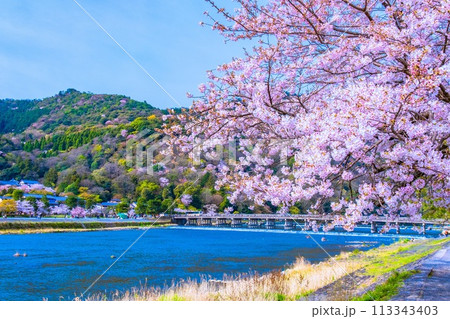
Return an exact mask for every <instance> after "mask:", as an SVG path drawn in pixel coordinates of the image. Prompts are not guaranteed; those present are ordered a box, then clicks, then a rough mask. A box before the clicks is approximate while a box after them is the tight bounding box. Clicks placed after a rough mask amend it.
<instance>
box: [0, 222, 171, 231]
mask: <svg viewBox="0 0 450 319" xmlns="http://www.w3.org/2000/svg"><path fill="white" fill-rule="evenodd" d="M172 225H173V224H171V222H170V220H155V221H114V222H111V221H108V222H106V221H101V220H100V221H83V220H77V221H36V220H32V221H2V222H0V235H6V234H35V233H62V232H86V231H100V230H123V229H137V228H148V227H167V226H172Z"/></svg>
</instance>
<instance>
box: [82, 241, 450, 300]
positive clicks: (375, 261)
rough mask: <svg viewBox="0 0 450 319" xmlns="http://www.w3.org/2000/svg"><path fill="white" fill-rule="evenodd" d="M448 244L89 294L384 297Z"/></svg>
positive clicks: (401, 246) (414, 244)
mask: <svg viewBox="0 0 450 319" xmlns="http://www.w3.org/2000/svg"><path fill="white" fill-rule="evenodd" d="M448 243H449V239H448V238H446V239H420V240H414V241H408V240H401V241H399V242H396V243H394V244H392V245H389V246H381V247H379V248H376V249H372V250H369V251H366V252H361V251H358V250H355V251H354V252H352V253H342V254H340V255H339V256H337V257H335V258H331V259H329V260H327V261H324V262H321V263H319V264H310V263H309V262H307V261H306V260H305V259H303V258H298V259H297V260H296V262H295V263H294V264H292V265H291V266H290V267H289V268H288V269H286V270H285V271H283V272H272V273H269V274H265V275H262V276H261V275H258V274H243V275H240V276H236V277H230V278H225V279H224V280H223V281H210V280H207V279H203V280H200V281H193V280H188V281H185V282H182V283H179V284H177V285H173V286H171V287H165V288H149V287H142V288H138V289H133V290H130V291H126V292H123V293H120V292H116V293H113V294H111V295H110V296H106V295H94V296H90V297H89V298H88V299H89V300H278V301H282V300H381V299H386V298H387V297H390V296H391V295H393V294H395V293H396V291H397V290H396V289H398V288H399V287H400V286H401V285H402V282H403V280H404V279H405V278H407V277H408V276H409V275H410V273H413V272H414V270H413V268H414V264H415V263H416V262H417V261H419V260H420V259H422V258H424V257H426V256H428V255H430V254H432V253H434V252H436V251H437V250H439V249H440V248H442V247H444V246H445V245H447V244H448ZM406 272H408V273H406ZM380 285H384V286H381V287H379V286H380ZM377 286H378V287H379V288H377Z"/></svg>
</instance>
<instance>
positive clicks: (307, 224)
mask: <svg viewBox="0 0 450 319" xmlns="http://www.w3.org/2000/svg"><path fill="white" fill-rule="evenodd" d="M310 228H311V226H310V225H309V219H305V225H304V226H303V229H302V230H309V229H310Z"/></svg>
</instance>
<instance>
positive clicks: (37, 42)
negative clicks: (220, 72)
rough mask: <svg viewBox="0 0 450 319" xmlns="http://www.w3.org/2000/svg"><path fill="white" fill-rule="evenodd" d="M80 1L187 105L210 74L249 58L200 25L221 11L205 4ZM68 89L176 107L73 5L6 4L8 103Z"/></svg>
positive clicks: (51, 0) (63, 0)
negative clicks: (235, 60)
mask: <svg viewBox="0 0 450 319" xmlns="http://www.w3.org/2000/svg"><path fill="white" fill-rule="evenodd" d="M77 1H78V2H79V3H80V4H81V5H82V6H83V7H84V8H85V9H86V10H87V11H88V12H89V13H90V14H91V15H92V16H93V17H94V18H95V19H96V20H98V21H99V23H100V24H101V25H102V26H103V27H104V28H105V29H106V30H107V31H108V32H109V33H110V34H111V35H112V36H113V37H114V38H116V40H117V41H118V42H119V43H120V44H121V45H122V46H123V47H124V48H125V49H126V50H127V51H128V52H129V53H130V54H131V55H133V56H134V57H135V58H136V60H137V61H139V62H140V63H141V64H142V65H143V66H144V67H145V68H146V69H147V70H148V71H149V73H150V74H151V75H152V76H154V77H155V78H156V79H157V80H158V81H159V82H160V83H161V84H162V85H163V86H164V87H165V88H166V89H167V91H168V92H170V94H172V95H173V96H174V97H175V99H177V100H178V101H179V102H180V103H181V104H182V105H183V106H186V107H187V106H189V103H190V102H189V99H187V98H186V92H192V93H196V92H197V86H198V84H200V83H201V82H203V81H205V79H206V77H205V73H206V72H205V71H206V70H209V69H214V68H215V67H216V66H217V65H219V64H221V63H224V62H228V61H229V60H231V58H232V57H233V56H242V54H243V50H242V44H241V43H230V42H229V43H226V44H225V42H224V39H223V37H221V36H220V35H219V34H218V33H217V32H215V31H212V30H211V29H210V27H201V26H200V25H199V22H200V21H205V20H206V17H205V16H204V15H203V12H204V11H205V10H208V11H211V12H213V10H212V9H211V7H210V6H209V4H208V3H206V2H204V1H203V0H147V1H144V0H128V1H124V0H122V1H118V0H108V1H107V0H77ZM227 2H228V3H230V1H227ZM67 88H75V89H77V90H80V91H90V92H94V93H117V94H124V95H127V96H130V97H132V98H134V99H137V100H141V101H143V100H146V101H147V102H148V103H150V104H152V105H154V106H156V107H161V108H165V107H173V106H176V105H175V103H174V102H173V101H172V100H171V99H170V98H169V97H168V96H167V95H165V93H164V92H163V91H162V90H161V89H160V88H158V87H157V85H155V83H153V82H152V80H151V79H150V78H148V77H147V75H146V74H145V73H144V72H143V71H142V70H141V69H139V67H138V66H136V65H135V64H134V62H133V61H132V60H131V59H130V58H129V57H127V56H126V55H125V53H124V52H123V51H122V50H121V49H120V48H119V47H118V46H117V45H116V44H115V43H114V42H113V41H112V40H111V39H110V38H109V37H108V36H107V35H106V34H105V33H104V32H103V31H102V30H101V29H100V28H99V27H98V26H97V25H96V24H95V23H94V22H93V21H92V20H90V19H89V17H88V16H87V15H86V14H85V13H84V12H83V11H82V10H81V9H80V8H79V7H78V6H77V5H76V3H75V2H74V1H73V0H39V1H36V0H14V1H1V2H0V98H16V99H23V98H43V97H47V96H52V95H54V94H56V93H58V92H59V91H61V90H65V89H67Z"/></svg>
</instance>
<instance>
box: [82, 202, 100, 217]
mask: <svg viewBox="0 0 450 319" xmlns="http://www.w3.org/2000/svg"><path fill="white" fill-rule="evenodd" d="M102 214H103V209H102V207H101V206H99V205H95V206H94V207H92V208H91V209H89V210H88V211H87V212H86V216H88V217H101V216H102Z"/></svg>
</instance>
